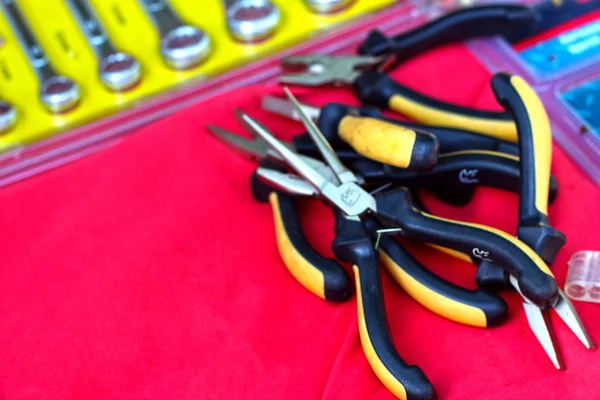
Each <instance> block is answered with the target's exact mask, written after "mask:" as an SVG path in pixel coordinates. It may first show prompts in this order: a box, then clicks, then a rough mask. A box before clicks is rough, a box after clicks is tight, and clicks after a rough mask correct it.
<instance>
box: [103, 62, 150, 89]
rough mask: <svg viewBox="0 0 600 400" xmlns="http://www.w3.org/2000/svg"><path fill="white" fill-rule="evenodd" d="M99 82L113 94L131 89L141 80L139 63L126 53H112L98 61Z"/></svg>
mask: <svg viewBox="0 0 600 400" xmlns="http://www.w3.org/2000/svg"><path fill="white" fill-rule="evenodd" d="M99 74H100V80H101V81H102V83H103V84H104V85H105V86H106V87H107V88H108V90H111V91H113V92H122V91H125V90H127V89H131V88H132V87H134V86H135V85H137V84H138V82H139V81H140V79H141V78H142V67H141V65H140V62H139V61H138V60H137V59H136V58H134V57H132V56H130V55H129V54H127V53H121V52H117V53H113V54H110V55H108V56H107V57H104V58H103V59H102V60H100V68H99Z"/></svg>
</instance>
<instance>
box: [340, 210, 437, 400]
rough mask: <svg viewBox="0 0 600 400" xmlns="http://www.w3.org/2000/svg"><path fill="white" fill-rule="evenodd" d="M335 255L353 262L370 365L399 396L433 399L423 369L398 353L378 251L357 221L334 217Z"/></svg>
mask: <svg viewBox="0 0 600 400" xmlns="http://www.w3.org/2000/svg"><path fill="white" fill-rule="evenodd" d="M332 248H333V251H334V253H335V255H336V257H337V258H338V259H340V260H342V261H344V262H348V263H351V264H352V265H353V270H354V275H355V281H356V294H357V305H358V327H359V333H360V340H361V343H362V347H363V350H364V353H365V356H366V357H367V360H368V362H369V364H370V365H371V368H372V369H373V371H374V372H375V374H376V375H377V377H378V378H379V379H380V380H381V382H382V383H383V384H384V385H385V386H386V387H387V388H388V389H389V390H390V391H391V392H392V393H393V394H394V395H395V396H396V397H398V398H399V399H406V400H433V399H435V391H434V388H433V386H432V385H431V383H430V382H429V380H428V379H427V377H426V376H425V374H424V373H423V371H421V369H420V368H419V367H417V366H414V365H408V364H407V363H406V362H405V361H404V360H403V359H402V358H401V357H400V355H399V354H398V352H397V351H396V348H395V347H394V344H393V342H392V338H391V336H390V332H389V326H388V322H387V317H386V313H385V305H384V301H383V291H382V288H381V273H380V269H379V261H378V257H377V253H376V252H375V250H374V249H373V245H372V243H371V241H370V239H369V237H368V234H367V232H366V231H365V228H364V226H363V225H362V223H361V222H360V221H352V220H347V219H346V218H344V217H343V216H341V215H339V213H338V215H337V217H336V238H335V240H334V242H333V244H332Z"/></svg>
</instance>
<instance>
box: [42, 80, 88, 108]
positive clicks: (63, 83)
mask: <svg viewBox="0 0 600 400" xmlns="http://www.w3.org/2000/svg"><path fill="white" fill-rule="evenodd" d="M80 98H81V92H80V90H79V85H78V84H77V83H76V82H74V81H72V80H71V79H69V78H67V77H66V76H62V75H54V76H52V77H50V78H48V79H44V80H43V81H42V83H41V87H40V101H41V102H42V104H43V105H44V107H46V108H47V109H48V111H50V112H51V113H53V114H60V113H62V112H65V111H69V110H71V109H72V108H74V107H75V106H77V104H78V103H79V99H80Z"/></svg>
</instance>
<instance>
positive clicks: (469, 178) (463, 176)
mask: <svg viewBox="0 0 600 400" xmlns="http://www.w3.org/2000/svg"><path fill="white" fill-rule="evenodd" d="M478 172H479V170H478V169H467V168H465V169H462V170H461V171H460V172H459V173H458V179H459V180H460V181H461V182H462V183H466V184H469V185H470V184H473V183H479V178H477V173H478Z"/></svg>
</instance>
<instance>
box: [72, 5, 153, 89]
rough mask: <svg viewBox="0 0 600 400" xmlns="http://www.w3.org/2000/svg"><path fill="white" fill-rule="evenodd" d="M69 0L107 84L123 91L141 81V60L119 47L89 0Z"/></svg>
mask: <svg viewBox="0 0 600 400" xmlns="http://www.w3.org/2000/svg"><path fill="white" fill-rule="evenodd" d="M66 1H67V5H68V6H69V9H70V10H71V13H72V14H73V16H74V17H75V19H76V20H77V23H78V24H79V27H80V29H81V30H82V32H83V33H84V35H85V37H86V39H87V41H88V43H89V45H90V46H91V47H92V48H93V50H94V52H95V54H96V57H97V59H98V64H99V67H98V73H99V76H100V80H101V81H102V83H103V84H104V86H106V87H107V88H108V89H109V90H111V91H113V92H121V91H125V90H127V89H131V88H132V87H134V86H135V85H137V84H138V82H139V81H140V79H141V78H142V67H141V65H140V62H139V61H138V60H137V59H136V58H134V57H133V56H131V55H129V54H127V53H124V52H121V51H118V50H117V49H116V48H115V46H114V45H113V43H112V42H111V41H110V38H109V37H108V34H107V33H106V31H105V29H104V28H103V26H102V23H101V22H100V19H99V18H98V16H97V15H96V13H95V11H94V9H93V7H92V5H91V4H90V2H89V0H66Z"/></svg>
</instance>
